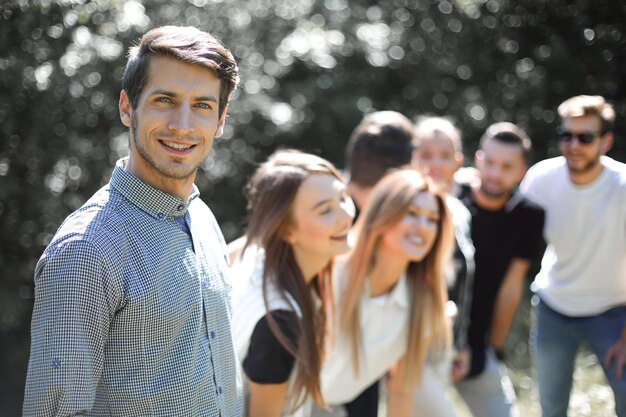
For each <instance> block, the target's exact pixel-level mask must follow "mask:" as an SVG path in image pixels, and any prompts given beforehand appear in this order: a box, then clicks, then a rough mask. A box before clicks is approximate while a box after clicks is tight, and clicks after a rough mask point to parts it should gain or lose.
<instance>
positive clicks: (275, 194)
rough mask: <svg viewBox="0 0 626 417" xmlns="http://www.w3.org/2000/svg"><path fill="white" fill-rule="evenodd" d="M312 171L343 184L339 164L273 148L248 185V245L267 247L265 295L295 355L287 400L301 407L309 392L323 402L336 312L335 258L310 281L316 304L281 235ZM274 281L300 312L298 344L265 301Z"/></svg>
mask: <svg viewBox="0 0 626 417" xmlns="http://www.w3.org/2000/svg"><path fill="white" fill-rule="evenodd" d="M313 174H329V175H332V176H334V177H335V178H337V179H339V180H340V181H342V182H344V183H345V180H344V179H343V177H342V176H341V174H339V172H338V171H337V169H336V168H335V167H334V166H333V165H332V164H331V163H330V162H328V161H326V160H325V159H322V158H319V157H317V156H315V155H311V154H306V153H302V152H299V151H294V150H280V151H277V152H275V153H274V154H273V155H272V156H270V158H269V159H268V161H267V162H265V163H264V164H262V165H261V166H260V167H259V168H258V169H257V171H256V173H255V174H254V175H253V177H252V179H251V180H250V183H249V185H248V190H247V194H248V209H249V213H250V214H249V223H248V227H247V230H246V238H247V241H246V245H245V247H244V251H245V248H246V247H247V246H249V245H251V244H257V245H259V246H260V247H262V248H263V249H264V250H265V265H264V270H263V299H264V302H265V306H266V309H267V314H266V317H267V319H268V324H269V326H270V329H271V330H272V332H273V333H274V335H275V336H276V338H277V339H278V341H279V342H280V343H281V344H282V345H283V346H284V347H285V349H287V351H289V353H291V354H292V355H293V356H294V357H295V358H296V365H295V366H296V375H295V382H294V385H293V387H292V391H291V392H290V394H291V395H290V396H289V399H288V404H289V406H290V407H291V408H292V409H296V408H298V407H299V406H300V405H301V404H302V403H303V402H304V401H305V400H306V398H307V397H308V396H310V397H312V398H313V399H314V400H315V402H317V403H318V404H320V405H324V401H323V398H322V394H321V388H320V370H321V367H322V362H323V359H324V346H325V336H326V334H327V333H328V324H327V320H326V318H327V317H332V310H333V295H332V285H331V282H330V279H331V274H330V272H331V267H332V265H331V262H329V263H328V265H326V267H325V268H324V269H323V270H322V271H320V272H319V273H318V274H317V276H316V277H315V278H314V279H313V280H312V281H311V285H312V286H313V288H314V289H315V291H317V294H318V295H319V298H320V300H321V304H322V305H321V308H320V309H317V308H316V306H315V302H314V299H313V297H312V294H311V287H310V286H309V285H308V284H307V283H306V282H305V280H304V277H303V276H302V272H301V270H300V268H299V266H298V264H297V262H296V259H295V257H294V253H293V249H292V247H291V245H290V244H289V243H288V242H287V241H286V240H285V239H284V238H283V236H284V232H285V230H286V229H287V228H288V227H289V226H290V225H292V224H293V222H294V219H293V210H292V208H293V202H294V199H295V197H296V194H297V192H298V190H299V189H300V186H301V185H302V183H303V182H304V180H305V179H306V178H308V177H309V176H310V175H313ZM270 281H272V283H273V284H274V286H275V287H276V288H277V289H278V291H279V293H280V295H281V296H282V298H283V300H284V301H285V302H286V303H287V304H288V305H290V306H291V307H292V310H293V311H296V308H295V307H296V306H293V305H292V304H293V303H292V301H291V300H293V301H295V303H296V304H297V307H298V309H299V310H300V312H301V317H300V319H299V321H298V328H299V339H298V342H297V343H296V344H294V343H293V342H291V341H290V340H289V339H288V337H287V336H286V335H285V334H283V332H282V331H281V330H280V328H279V326H278V324H277V322H276V318H275V317H274V314H272V312H271V311H270V310H269V306H268V303H267V293H268V287H269V285H268V283H269V282H270Z"/></svg>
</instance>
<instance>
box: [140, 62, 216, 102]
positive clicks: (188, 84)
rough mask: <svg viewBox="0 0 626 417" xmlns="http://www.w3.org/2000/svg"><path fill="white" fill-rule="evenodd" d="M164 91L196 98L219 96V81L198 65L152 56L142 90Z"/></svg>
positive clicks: (211, 72) (209, 70) (148, 91)
mask: <svg viewBox="0 0 626 417" xmlns="http://www.w3.org/2000/svg"><path fill="white" fill-rule="evenodd" d="M157 89H159V90H165V91H170V92H173V93H180V94H194V95H197V96H205V95H209V94H211V95H215V96H216V97H217V95H219V90H220V80H219V78H218V77H217V75H216V74H215V72H214V71H213V70H211V69H209V68H205V67H203V66H201V65H198V64H188V63H185V62H181V61H179V60H178V59H176V58H173V57H169V56H165V55H154V56H152V57H151V58H150V63H149V66H148V79H147V81H146V85H145V87H144V90H145V91H146V92H147V93H150V91H154V90H157Z"/></svg>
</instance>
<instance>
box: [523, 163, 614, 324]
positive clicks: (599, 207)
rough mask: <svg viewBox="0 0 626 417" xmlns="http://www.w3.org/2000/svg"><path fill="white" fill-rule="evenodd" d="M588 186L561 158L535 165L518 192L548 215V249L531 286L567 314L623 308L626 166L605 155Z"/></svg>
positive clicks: (588, 313) (546, 229)
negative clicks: (579, 183) (573, 179)
mask: <svg viewBox="0 0 626 417" xmlns="http://www.w3.org/2000/svg"><path fill="white" fill-rule="evenodd" d="M601 162H602V164H603V165H604V169H603V170H602V173H601V174H600V176H599V177H598V178H597V179H596V180H595V181H594V182H592V183H591V184H588V185H584V186H577V185H575V184H573V183H572V182H571V180H570V177H569V171H568V168H567V164H566V161H565V158H563V157H558V158H552V159H548V160H545V161H541V162H539V163H537V164H536V165H535V166H533V167H532V168H531V169H530V170H529V171H528V173H527V174H526V177H525V178H524V181H523V182H522V184H521V186H520V190H521V191H522V192H523V193H524V194H526V195H527V196H528V197H529V198H531V199H532V200H534V201H535V202H537V203H538V204H539V205H541V206H542V207H543V208H544V209H545V211H546V220H545V225H544V237H545V239H546V242H547V243H548V247H547V249H546V252H545V254H544V257H543V260H542V263H541V271H540V272H539V274H537V277H536V278H535V281H534V282H533V284H532V287H531V288H532V289H533V291H535V292H536V293H538V294H539V295H540V296H541V298H542V300H544V301H545V302H546V303H547V304H548V305H549V306H550V307H551V308H553V309H555V310H556V311H558V312H560V313H562V314H565V315H568V316H589V315H596V314H600V313H603V312H604V311H606V310H608V309H610V308H612V307H614V306H618V305H626V165H625V164H622V163H620V162H617V161H615V160H613V159H611V158H609V157H606V156H603V157H602V159H601Z"/></svg>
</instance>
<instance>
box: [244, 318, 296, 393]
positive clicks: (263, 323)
mask: <svg viewBox="0 0 626 417" xmlns="http://www.w3.org/2000/svg"><path fill="white" fill-rule="evenodd" d="M271 314H273V315H274V318H275V320H276V323H277V324H278V327H279V329H280V331H281V332H282V334H283V335H285V337H287V339H288V340H289V341H290V342H291V343H294V345H295V343H297V337H298V334H299V331H298V317H297V315H296V314H295V313H294V312H292V311H287V310H276V311H272V312H271ZM294 363H295V358H294V357H293V355H292V354H291V353H289V351H288V350H287V349H286V348H285V347H284V346H283V345H282V344H281V343H280V341H279V340H278V338H277V337H276V335H275V334H274V332H272V329H271V328H270V326H269V322H268V319H267V316H264V317H263V318H261V320H259V322H258V323H257V324H256V326H255V328H254V331H253V332H252V336H251V339H250V347H249V349H248V354H247V356H246V358H245V359H244V361H243V369H244V371H245V373H246V375H247V376H248V378H249V379H250V380H251V381H252V382H255V383H257V384H280V383H283V382H286V381H287V380H288V379H289V376H290V375H291V371H292V369H293V366H294Z"/></svg>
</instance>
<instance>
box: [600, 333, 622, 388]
mask: <svg viewBox="0 0 626 417" xmlns="http://www.w3.org/2000/svg"><path fill="white" fill-rule="evenodd" d="M624 339H625V338H624V337H620V338H619V339H618V341H617V342H615V344H613V345H611V346H610V347H609V349H608V350H607V351H606V355H605V356H604V365H605V366H606V367H607V368H608V367H609V366H611V362H613V360H615V376H616V377H617V379H622V376H623V375H624V366H626V340H624Z"/></svg>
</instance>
